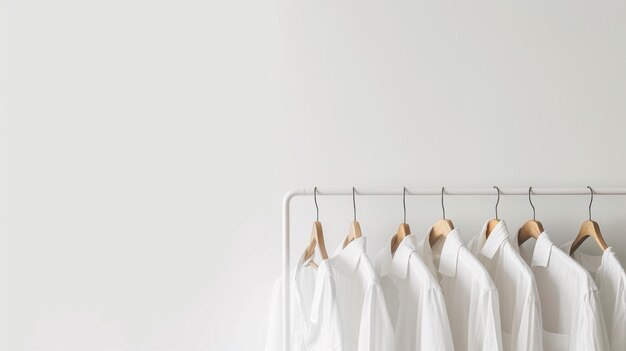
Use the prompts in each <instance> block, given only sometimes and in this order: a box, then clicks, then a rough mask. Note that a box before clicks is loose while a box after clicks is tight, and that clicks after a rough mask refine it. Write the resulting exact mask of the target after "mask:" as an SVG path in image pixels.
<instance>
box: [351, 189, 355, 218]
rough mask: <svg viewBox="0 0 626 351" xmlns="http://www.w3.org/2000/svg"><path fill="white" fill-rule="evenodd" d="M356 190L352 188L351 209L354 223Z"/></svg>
mask: <svg viewBox="0 0 626 351" xmlns="http://www.w3.org/2000/svg"><path fill="white" fill-rule="evenodd" d="M355 194H356V190H355V189H354V187H352V209H353V210H354V221H355V222H356V196H355Z"/></svg>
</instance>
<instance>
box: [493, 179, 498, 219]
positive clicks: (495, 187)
mask: <svg viewBox="0 0 626 351" xmlns="http://www.w3.org/2000/svg"><path fill="white" fill-rule="evenodd" d="M493 188H494V189H496V190H497V191H498V200H497V201H496V219H497V220H499V219H500V218H498V205H499V204H500V188H498V186H497V185H494V186H493Z"/></svg>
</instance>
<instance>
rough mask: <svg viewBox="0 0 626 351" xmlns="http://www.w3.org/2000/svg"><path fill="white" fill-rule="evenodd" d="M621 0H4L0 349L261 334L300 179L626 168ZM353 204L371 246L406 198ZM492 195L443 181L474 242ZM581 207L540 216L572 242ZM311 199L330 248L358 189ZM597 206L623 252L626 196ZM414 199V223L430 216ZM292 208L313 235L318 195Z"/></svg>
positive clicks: (563, 176)
mask: <svg viewBox="0 0 626 351" xmlns="http://www.w3.org/2000/svg"><path fill="white" fill-rule="evenodd" d="M625 10H626V3H624V2H623V1H617V0H616V1H603V2H601V3H600V2H590V1H578V0H576V1H551V2H545V1H538V0H535V1H523V2H517V3H516V4H511V3H510V2H501V1H500V2H496V1H494V2H491V1H478V2H475V1H474V2H465V3H458V2H452V1H438V2H424V1H404V0H394V1H384V2H380V1H365V2H363V1H327V0H321V1H320V0H316V1H304V2H303V1H296V2H288V1H278V2H276V1H275V2H262V1H261V2H260V1H246V2H240V1H236V2H228V1H220V2H217V1H214V2H207V1H141V0H130V1H129V0H125V1H105V2H94V1H91V2H85V1H68V0H61V1H25V0H20V1H11V0H7V1H4V2H3V5H2V11H0V12H1V13H2V20H1V21H2V24H3V41H2V61H1V65H2V78H1V79H2V129H1V130H2V138H1V148H2V164H1V166H2V189H1V190H2V197H1V205H2V207H1V209H2V213H1V216H0V225H1V229H2V236H1V242H0V269H1V284H2V287H1V290H0V293H1V295H0V297H1V305H0V307H1V309H0V349H2V350H12V351H20V350H29V351H30V350H151V351H152V350H259V349H261V345H262V343H263V339H264V333H265V330H264V327H265V325H264V324H265V317H266V312H267V309H268V301H269V295H270V291H271V287H272V284H273V281H274V279H275V278H276V277H277V276H278V275H279V273H280V219H281V218H280V204H281V202H280V201H281V198H282V195H283V194H284V193H285V192H286V191H288V190H290V189H292V188H301V187H312V186H315V185H318V186H320V187H329V186H330V187H350V186H352V185H355V186H357V187H359V186H361V187H375V186H384V187H398V189H401V187H402V186H404V185H406V186H408V187H413V188H415V187H422V186H423V187H437V186H441V185H447V186H449V187H466V186H471V187H490V186H492V185H494V184H497V185H500V186H501V187H507V186H508V187H511V186H520V187H521V186H529V185H534V186H537V187H541V186H558V187H572V186H575V187H584V186H586V185H588V184H590V185H593V186H596V187H609V186H622V187H624V186H626V165H625V162H624V150H625V147H626V140H625V138H624V132H625V130H626V121H625V119H624V117H625V116H626V99H625V98H624V94H625V93H626V65H624V62H626V45H625V43H624V40H623V38H624V36H625V35H626V21H624V20H623V14H624V11H625ZM357 200H358V202H357V205H358V209H359V219H360V221H361V224H362V227H363V230H364V232H365V235H366V236H367V237H368V240H369V241H368V250H369V251H370V253H372V254H373V253H375V252H376V251H377V250H378V249H380V247H381V245H382V243H383V242H384V241H386V240H387V239H388V238H389V236H390V235H391V234H392V233H393V232H394V231H395V229H396V226H397V224H398V223H399V221H400V220H401V218H402V212H401V210H402V207H401V202H400V198H373V197H369V198H366V197H360V198H358V199H357ZM494 200H495V198H494V197H477V198H460V197H455V198H448V199H446V201H447V202H446V204H447V213H448V217H449V218H451V219H453V220H454V222H455V224H456V225H457V227H459V228H460V229H461V231H462V236H463V238H464V239H468V238H469V237H471V236H472V235H474V234H475V233H476V232H477V231H478V230H479V229H480V228H481V226H482V224H483V222H484V221H485V220H486V219H488V218H490V217H492V216H493V202H494ZM587 201H588V199H587V197H584V196H580V197H550V198H548V197H537V198H535V204H536V207H537V216H538V218H539V219H540V220H542V221H543V223H544V225H545V226H546V227H547V229H548V230H549V231H550V232H551V233H552V236H553V239H554V240H555V241H556V242H563V241H565V240H568V239H571V238H573V236H574V235H575V234H576V232H577V230H578V226H579V223H580V222H581V221H583V220H584V219H585V218H586V216H587V212H586V211H587ZM319 202H320V211H321V214H320V215H321V220H322V221H323V223H324V226H325V227H324V228H325V232H326V236H327V241H328V242H329V243H328V245H329V247H335V246H336V245H337V244H338V243H339V242H340V240H341V239H342V238H343V236H344V235H345V234H346V232H347V229H348V224H349V222H350V220H351V216H352V212H351V203H350V199H349V198H347V197H346V198H331V197H323V198H320V200H319ZM594 204H595V205H594V206H595V207H594V217H595V219H596V220H597V221H598V222H599V223H600V224H601V226H602V228H603V231H604V232H605V236H606V238H607V241H608V242H609V243H610V244H611V245H613V246H615V248H616V250H617V251H618V252H619V255H620V258H621V259H622V261H624V262H626V236H625V234H624V230H623V228H624V226H626V218H625V217H624V213H625V211H626V198H624V197H622V198H617V197H613V198H609V197H600V196H598V197H597V198H596V201H595V203H594ZM408 207H409V208H408V211H409V213H408V219H409V222H410V224H411V225H412V228H413V231H414V232H416V233H419V234H421V233H423V232H424V231H425V230H426V229H427V228H428V226H429V225H430V224H431V223H432V222H433V221H435V220H436V219H438V218H439V216H440V208H439V199H438V198H436V197H428V198H419V197H411V198H410V199H409V204H408ZM293 208H294V209H293V214H294V219H293V227H292V228H293V233H294V236H295V237H294V245H293V247H294V251H297V252H296V253H299V252H300V251H301V249H302V247H303V245H304V241H305V240H306V238H307V237H308V235H309V230H310V224H311V221H312V220H313V218H314V206H313V204H312V200H311V199H310V198H299V199H297V200H295V201H294V207H293ZM500 213H501V217H503V218H505V219H506V220H507V221H508V223H509V227H510V228H511V229H512V231H515V230H516V229H517V228H518V227H519V225H520V224H521V223H523V221H524V220H526V219H528V217H529V216H530V214H531V212H530V208H529V206H528V204H527V202H526V199H525V198H524V197H505V198H503V199H502V201H501V206H500ZM585 246H586V247H587V249H589V250H594V247H593V245H592V244H591V243H587V244H586V245H585Z"/></svg>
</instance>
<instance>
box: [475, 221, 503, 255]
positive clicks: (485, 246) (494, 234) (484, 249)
mask: <svg viewBox="0 0 626 351" xmlns="http://www.w3.org/2000/svg"><path fill="white" fill-rule="evenodd" d="M488 223H489V221H487V222H485V225H484V226H483V229H482V230H481V231H480V235H479V237H478V247H479V248H480V254H481V255H483V256H485V257H487V258H489V259H492V258H493V256H495V254H496V252H498V250H500V247H501V246H502V243H503V242H504V241H505V240H508V238H509V231H508V229H507V227H506V223H504V220H500V221H499V222H498V224H496V226H495V228H493V230H492V231H491V233H490V234H489V237H487V225H488Z"/></svg>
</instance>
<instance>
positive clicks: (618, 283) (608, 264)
mask: <svg viewBox="0 0 626 351" xmlns="http://www.w3.org/2000/svg"><path fill="white" fill-rule="evenodd" d="M571 246H572V242H571V241H570V242H569V243H566V244H565V245H563V246H562V248H563V251H565V252H569V250H570V248H571ZM573 257H574V259H575V260H576V261H577V262H579V263H580V264H581V265H582V266H583V267H585V268H586V269H587V270H588V271H589V272H590V273H591V275H592V276H593V277H594V280H595V282H596V284H597V285H598V289H599V290H600V301H601V303H602V312H603V314H604V321H605V324H606V332H607V335H608V337H609V342H610V343H611V350H626V290H625V289H626V274H625V273H624V268H623V267H622V265H621V264H620V263H619V261H618V260H617V257H616V256H615V252H614V251H613V248H612V247H609V248H608V249H606V250H605V251H604V253H602V256H591V255H586V254H584V253H581V252H580V251H575V252H574V256H573Z"/></svg>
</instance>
